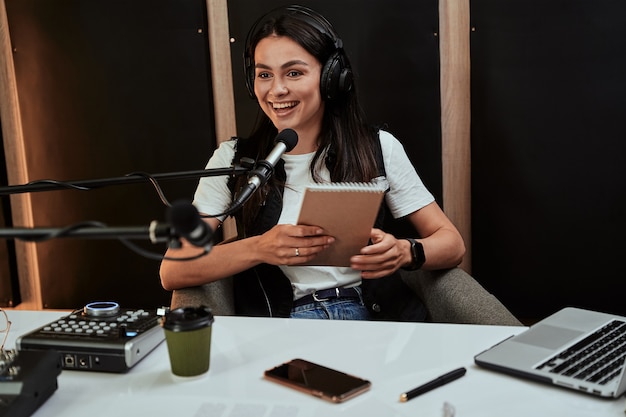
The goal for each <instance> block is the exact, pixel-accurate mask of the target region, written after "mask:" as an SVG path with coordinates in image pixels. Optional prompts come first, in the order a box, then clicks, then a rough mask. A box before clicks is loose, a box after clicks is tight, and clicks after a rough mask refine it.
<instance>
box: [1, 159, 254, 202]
mask: <svg viewBox="0 0 626 417" xmlns="http://www.w3.org/2000/svg"><path fill="white" fill-rule="evenodd" d="M249 171H250V168H248V167H242V166H232V167H229V168H213V169H202V170H195V171H183V172H170V173H161V174H150V175H149V177H150V178H153V179H155V180H178V179H190V178H199V177H211V176H220V175H232V176H237V175H243V174H247V173H248V172H249ZM147 177H148V176H144V175H140V174H129V175H125V176H123V177H113V178H101V179H95V180H78V181H57V180H37V181H33V182H30V183H27V184H21V185H7V186H3V187H0V196H4V195H10V194H20V193H31V192H38V191H52V190H60V189H78V190H91V189H95V188H101V187H104V186H108V185H118V184H132V183H138V182H144V181H148V180H149V179H148V178H147Z"/></svg>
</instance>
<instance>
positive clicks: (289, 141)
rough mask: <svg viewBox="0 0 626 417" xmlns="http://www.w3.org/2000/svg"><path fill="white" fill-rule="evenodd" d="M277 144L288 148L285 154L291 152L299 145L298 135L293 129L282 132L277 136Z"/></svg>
mask: <svg viewBox="0 0 626 417" xmlns="http://www.w3.org/2000/svg"><path fill="white" fill-rule="evenodd" d="M276 142H282V143H284V144H285V146H286V147H287V150H286V151H285V152H289V151H290V150H292V149H293V148H295V147H296V145H297V144H298V134H297V133H296V131H295V130H293V129H285V130H282V131H281V132H280V133H279V134H278V136H276V140H275V141H274V143H276Z"/></svg>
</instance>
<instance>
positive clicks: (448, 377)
mask: <svg viewBox="0 0 626 417" xmlns="http://www.w3.org/2000/svg"><path fill="white" fill-rule="evenodd" d="M465 372H466V370H465V368H459V369H455V370H454V371H450V372H448V373H447V374H445V375H441V376H440V377H439V378H435V379H433V380H432V381H430V382H427V383H425V384H424V385H420V386H419V387H417V388H413V389H412V390H411V391H408V392H405V393H404V394H402V395H400V401H401V402H403V403H404V402H407V401H409V400H410V399H412V398H415V397H417V396H418V395H422V394H424V393H425V392H428V391H430V390H434V389H435V388H437V387H440V386H442V385H445V384H447V383H448V382H452V381H454V380H455V379H459V378H460V377H462V376H463V375H465Z"/></svg>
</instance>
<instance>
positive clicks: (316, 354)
mask: <svg viewBox="0 0 626 417" xmlns="http://www.w3.org/2000/svg"><path fill="white" fill-rule="evenodd" d="M65 314H66V313H63V312H50V311H8V315H9V318H10V320H11V321H12V322H13V326H12V327H11V334H10V336H9V341H8V343H7V347H8V348H12V347H13V346H14V341H15V339H16V338H17V336H18V335H20V334H24V333H26V332H28V331H30V330H32V329H34V328H36V327H39V326H41V325H43V324H45V323H48V322H50V321H53V320H55V319H56V318H57V317H59V316H62V315H65ZM521 330H522V328H517V327H500V326H474V325H446V324H422V323H419V324H412V323H389V322H385V323H382V322H378V323H376V322H353V321H350V322H349V321H343V322H341V321H321V320H319V321H318V320H293V319H261V318H242V317H216V320H215V324H214V329H213V331H214V333H213V345H212V354H211V368H210V370H209V372H208V373H207V374H205V375H202V376H200V377H194V378H180V377H174V376H173V375H172V374H171V372H170V369H169V360H168V356H167V347H166V345H165V343H162V344H161V345H159V346H158V347H157V349H156V350H154V351H153V352H152V353H151V354H150V355H148V356H147V357H146V358H144V359H143V360H142V361H141V362H139V364H137V365H136V366H135V367H134V368H133V369H131V370H130V371H129V372H128V373H126V374H107V373H97V372H81V371H63V372H62V373H61V375H59V377H58V383H59V388H58V390H57V391H56V392H55V393H54V394H53V395H52V397H51V398H50V399H48V401H47V402H46V403H45V404H43V406H42V407H41V408H39V410H38V411H37V412H36V413H35V414H34V416H35V417H49V416H63V417H74V416H76V417H98V416H107V417H110V416H174V417H183V416H185V417H186V416H190V417H209V416H210V417H312V416H323V417H331V416H340V415H341V416H358V417H369V416H372V417H393V416H406V417H409V416H411V417H415V416H420V417H421V416H435V417H440V416H442V415H443V411H442V410H443V403H444V401H448V402H450V403H451V404H452V405H454V407H455V408H456V416H457V417H467V416H480V417H487V416H498V417H503V416H506V417H515V416H520V417H521V416H523V417H530V416H551V417H553V416H568V417H576V416H590V417H591V416H593V417H598V416H620V417H623V416H624V409H625V408H626V402H625V400H624V398H623V397H622V398H620V399H617V400H604V399H597V398H593V397H591V396H588V395H585V394H579V393H575V392H570V391H568V390H565V389H562V388H556V387H551V386H546V385H543V384H539V383H535V382H531V381H525V380H521V379H517V378H513V377H510V376H506V375H501V374H498V373H494V372H492V371H488V370H484V369H481V368H478V367H477V366H476V365H474V363H473V356H474V354H476V353H478V352H480V351H482V350H483V349H485V348H487V347H489V346H491V345H493V344H495V343H496V342H498V341H500V340H502V339H504V338H505V337H508V336H510V335H512V334H514V333H517V332H519V331H521ZM295 357H300V358H304V359H308V360H311V361H313V362H318V363H320V364H322V365H326V366H329V367H332V368H336V369H339V370H341V371H344V372H348V373H351V374H355V375H358V376H362V377H364V378H367V379H369V380H371V381H372V388H371V390H370V391H369V392H367V393H365V394H363V395H360V396H358V397H356V398H354V399H351V400H349V401H347V402H345V403H343V404H332V403H328V402H326V401H323V400H320V399H317V398H315V397H312V396H308V395H306V394H303V393H300V392H298V391H295V390H291V389H289V388H285V387H283V386H281V385H278V384H275V383H272V382H269V381H266V380H263V379H262V374H263V371H264V370H265V369H267V368H270V367H272V366H274V365H277V364H279V363H282V362H284V361H286V360H288V359H291V358H295ZM459 366H465V367H466V368H467V374H466V375H465V376H464V377H463V378H461V379H459V380H457V381H454V382H452V383H450V384H447V385H445V386H443V387H441V388H438V389H436V390H434V391H431V392H429V393H427V394H424V395H422V396H419V397H417V398H415V399H413V400H411V401H409V402H407V403H400V402H399V400H398V398H399V396H400V394H401V393H402V392H404V391H407V390H409V389H411V388H414V387H416V386H417V385H420V384H422V383H424V382H426V381H428V380H430V379H432V378H434V377H437V376H439V375H440V374H442V373H445V372H447V371H450V370H452V369H454V368H456V367H459Z"/></svg>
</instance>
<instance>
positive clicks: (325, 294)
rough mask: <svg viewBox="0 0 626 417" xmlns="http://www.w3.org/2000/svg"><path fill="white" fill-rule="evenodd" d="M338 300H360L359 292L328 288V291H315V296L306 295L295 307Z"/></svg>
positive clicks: (352, 289) (341, 288)
mask: <svg viewBox="0 0 626 417" xmlns="http://www.w3.org/2000/svg"><path fill="white" fill-rule="evenodd" d="M336 298H360V294H359V290H357V289H356V287H350V288H344V287H337V288H328V289H326V290H319V291H315V292H314V293H313V294H309V295H305V296H304V297H302V298H298V299H297V300H296V301H294V302H293V306H294V307H298V306H302V305H305V304H311V303H314V302H316V301H326V300H333V299H336Z"/></svg>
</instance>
